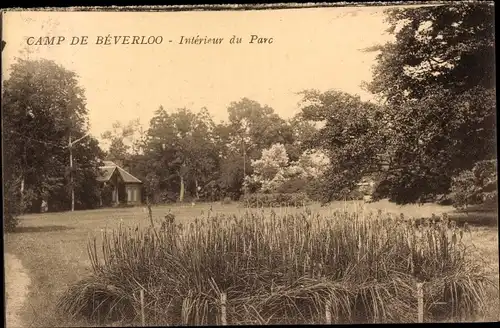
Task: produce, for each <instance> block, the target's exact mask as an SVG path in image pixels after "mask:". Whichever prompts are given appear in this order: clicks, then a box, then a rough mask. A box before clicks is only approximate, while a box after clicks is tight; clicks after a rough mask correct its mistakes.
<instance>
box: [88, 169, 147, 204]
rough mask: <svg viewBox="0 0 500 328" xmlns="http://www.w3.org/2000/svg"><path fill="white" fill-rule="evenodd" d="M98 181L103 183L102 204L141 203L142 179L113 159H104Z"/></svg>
mask: <svg viewBox="0 0 500 328" xmlns="http://www.w3.org/2000/svg"><path fill="white" fill-rule="evenodd" d="M100 170H101V175H100V176H99V177H98V178H97V181H99V182H101V183H102V189H101V190H102V192H101V199H100V203H101V206H103V205H104V206H106V205H115V206H116V205H120V204H130V205H136V204H140V203H141V199H142V195H141V192H142V181H141V180H139V179H137V178H136V177H134V176H133V175H132V174H130V173H129V172H127V171H126V170H125V169H123V168H121V167H120V166H118V165H117V164H115V163H114V162H111V161H104V165H103V166H101V168H100Z"/></svg>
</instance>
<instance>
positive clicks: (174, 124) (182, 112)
mask: <svg viewBox="0 0 500 328" xmlns="http://www.w3.org/2000/svg"><path fill="white" fill-rule="evenodd" d="M214 128H215V124H214V123H213V120H212V118H211V116H210V115H209V113H208V112H207V111H206V110H202V111H200V112H199V113H194V112H192V111H190V110H188V109H186V108H181V109H178V110H177V111H175V112H173V113H168V112H167V111H166V110H165V109H164V108H163V107H161V108H160V109H159V110H158V111H156V113H155V116H154V117H153V118H152V119H151V123H150V128H149V131H148V143H147V146H146V156H147V158H148V159H150V160H151V168H152V172H154V174H155V177H154V178H155V179H157V180H158V182H155V183H157V184H158V186H159V188H160V189H162V188H169V186H174V185H175V186H178V188H179V189H178V195H179V200H180V201H183V199H184V193H185V191H186V188H187V189H188V191H190V192H191V195H195V196H199V194H198V192H199V191H200V190H201V189H202V188H203V187H204V185H206V184H207V183H208V182H210V181H211V180H213V179H215V177H214V171H216V169H217V168H218V160H219V151H218V149H217V147H216V144H217V143H216V141H217V139H216V138H215V137H214V135H213V131H214Z"/></svg>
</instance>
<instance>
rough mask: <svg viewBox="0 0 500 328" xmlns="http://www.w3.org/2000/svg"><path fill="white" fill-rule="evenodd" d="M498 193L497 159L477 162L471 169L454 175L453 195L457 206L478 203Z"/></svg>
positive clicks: (463, 206)
mask: <svg viewBox="0 0 500 328" xmlns="http://www.w3.org/2000/svg"><path fill="white" fill-rule="evenodd" d="M496 195H497V161H496V160H489V161H481V162H477V163H476V164H475V165H474V167H473V168H472V169H471V170H466V171H463V172H461V173H460V174H459V175H458V176H456V177H453V179H452V183H451V197H452V200H453V205H454V206H455V207H457V208H466V207H467V206H468V205H477V204H481V203H483V202H485V201H488V200H489V199H491V198H495V197H496Z"/></svg>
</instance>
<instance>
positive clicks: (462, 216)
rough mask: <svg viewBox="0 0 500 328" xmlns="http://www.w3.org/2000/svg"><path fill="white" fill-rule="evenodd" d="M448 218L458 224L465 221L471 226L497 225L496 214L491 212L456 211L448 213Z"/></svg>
mask: <svg viewBox="0 0 500 328" xmlns="http://www.w3.org/2000/svg"><path fill="white" fill-rule="evenodd" d="M449 217H450V220H453V221H455V222H456V223H457V224H458V225H460V224H464V223H467V224H469V225H473V226H483V227H496V226H498V214H497V213H491V212H479V211H478V212H467V213H463V212H456V213H450V214H449Z"/></svg>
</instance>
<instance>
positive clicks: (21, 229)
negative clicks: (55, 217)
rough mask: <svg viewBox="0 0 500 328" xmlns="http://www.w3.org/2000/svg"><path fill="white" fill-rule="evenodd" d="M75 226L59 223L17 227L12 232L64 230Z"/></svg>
mask: <svg viewBox="0 0 500 328" xmlns="http://www.w3.org/2000/svg"><path fill="white" fill-rule="evenodd" d="M73 229H75V228H72V227H66V226H61V225H47V226H41V227H17V228H16V230H15V231H14V233H26V232H54V231H65V230H73Z"/></svg>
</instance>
